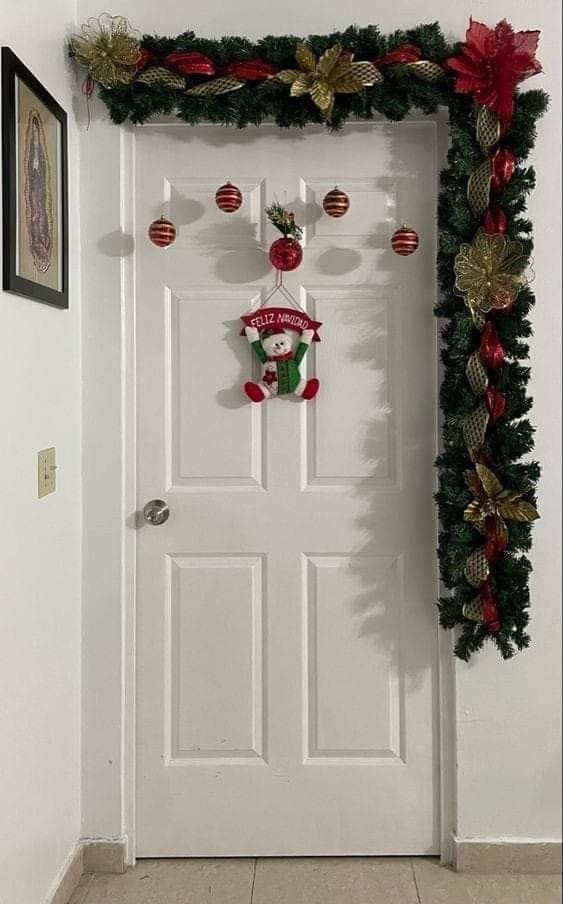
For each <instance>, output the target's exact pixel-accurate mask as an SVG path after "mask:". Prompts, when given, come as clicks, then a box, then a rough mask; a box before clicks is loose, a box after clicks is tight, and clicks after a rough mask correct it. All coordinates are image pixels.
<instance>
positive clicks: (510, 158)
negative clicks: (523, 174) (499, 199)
mask: <svg viewBox="0 0 563 904" xmlns="http://www.w3.org/2000/svg"><path fill="white" fill-rule="evenodd" d="M515 168H516V158H515V156H514V154H513V153H512V151H511V150H510V148H499V149H498V150H497V151H495V153H494V154H493V156H492V159H491V187H492V188H494V190H495V191H500V189H501V188H503V187H504V186H505V185H506V184H507V183H508V182H510V180H511V179H512V176H513V175H514V170H515Z"/></svg>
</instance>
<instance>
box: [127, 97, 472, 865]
mask: <svg viewBox="0 0 563 904" xmlns="http://www.w3.org/2000/svg"><path fill="white" fill-rule="evenodd" d="M406 120H407V121H408V122H415V123H416V122H423V123H428V122H434V127H435V135H436V139H435V145H434V147H435V183H434V194H435V198H436V202H437V199H438V185H439V173H440V170H441V169H442V168H443V167H444V166H445V162H446V152H447V147H448V129H447V125H448V117H447V113H446V112H445V111H444V112H440V113H438V114H436V115H433V116H427V115H423V114H413V115H409V116H408V117H406ZM379 122H385V123H386V124H387V125H389V123H388V122H387V120H384V119H383V118H380V119H377V118H376V119H374V120H373V124H374V125H375V126H377V125H378V124H379ZM268 124H273V123H266V122H265V123H264V125H268ZM148 125H149V126H150V128H151V129H154V128H155V127H159V126H162V127H166V128H171V127H173V128H182V129H192V128H197V126H195V127H194V126H190V125H187V124H185V123H181V122H178V120H177V119H175V120H169V119H166V118H163V119H160V120H155V121H151V122H150V124H148ZM202 125H203V126H205V127H208V126H215V127H216V128H223V127H222V126H219V125H217V124H213V123H209V124H203V123H202ZM139 129H143V126H142V125H141V126H134V127H133V126H122V128H121V129H120V142H119V166H120V190H121V193H120V199H119V207H120V228H121V232H122V235H123V236H124V237H130V236H132V235H133V234H134V225H135V196H134V190H135V147H136V135H137V134H138V130H139ZM135 265H136V257H135V247H134V244H133V248H132V251H131V253H128V254H124V255H123V256H122V257H121V267H120V302H121V387H120V391H121V410H122V431H121V488H122V494H121V626H122V638H121V666H122V668H121V685H122V686H121V716H122V718H121V826H122V836H123V839H124V841H125V846H126V863H127V864H128V865H133V864H134V863H135V801H136V778H135V763H136V699H135V687H136V674H137V665H136V527H137V518H138V512H137V498H136V452H137V450H136V372H135V352H136V349H135V305H136V292H135ZM437 291H438V287H437V283H436V293H437ZM434 323H435V329H434V337H435V343H436V349H437V354H436V362H437V364H436V374H435V379H436V393H437V396H436V398H438V391H439V386H440V382H441V379H440V356H439V353H438V351H439V346H440V330H439V322H438V320H437V319H435V321H434ZM440 441H441V424H440V414H439V412H438V417H437V419H436V449H437V450H438V449H439V448H440ZM434 473H435V484H434V488H435V489H437V472H436V471H435V472H434ZM433 527H434V532H435V536H436V538H437V533H438V515H437V513H436V517H435V519H434V525H433ZM440 590H441V587H440V586H439V582H438V581H437V587H436V595H437V596H438V595H439V592H440ZM453 635H454V632H451V631H444V630H442V629H440V626H439V623H438V618H436V636H437V655H438V663H437V665H438V669H437V683H438V687H437V688H436V689H435V698H436V701H437V707H438V712H437V719H436V732H437V738H436V750H437V752H438V759H439V762H438V772H439V805H438V814H439V820H440V831H439V835H440V858H441V862H442V863H443V864H446V863H451V862H452V857H453V836H454V829H455V822H456V744H455V709H456V704H455V663H454V656H453V644H454V639H455V638H454V636H453Z"/></svg>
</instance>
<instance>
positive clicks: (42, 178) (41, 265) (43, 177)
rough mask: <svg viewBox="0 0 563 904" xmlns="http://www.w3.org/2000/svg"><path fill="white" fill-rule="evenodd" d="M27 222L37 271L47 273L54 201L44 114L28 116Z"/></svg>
mask: <svg viewBox="0 0 563 904" xmlns="http://www.w3.org/2000/svg"><path fill="white" fill-rule="evenodd" d="M23 165H24V174H25V186H24V198H25V221H26V226H27V236H28V242H29V251H30V254H31V256H32V259H33V263H34V266H35V269H36V270H38V271H39V272H40V273H46V272H47V270H48V269H49V267H50V266H51V257H52V253H53V199H52V194H51V165H50V161H49V152H48V149H47V141H46V139H45V130H44V128H43V122H42V121H41V115H40V113H39V112H38V111H37V110H36V109H32V110H31V111H30V113H29V117H28V121H27V128H26V134H25V148H24V157H23Z"/></svg>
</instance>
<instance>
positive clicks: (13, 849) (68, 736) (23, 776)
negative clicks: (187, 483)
mask: <svg viewBox="0 0 563 904" xmlns="http://www.w3.org/2000/svg"><path fill="white" fill-rule="evenodd" d="M74 19H75V4H74V2H73V0H57V3H56V4H55V3H45V2H44V0H19V2H18V3H9V2H5V3H3V4H2V14H1V20H0V21H1V27H0V36H1V43H2V44H5V45H8V46H10V47H11V48H12V49H13V50H14V51H15V53H16V54H17V55H18V56H19V57H20V59H21V60H23V62H24V63H25V64H26V65H27V66H28V67H29V68H30V69H31V70H32V72H34V74H35V75H36V76H37V77H38V78H39V79H40V81H41V82H43V84H44V85H45V86H46V87H47V89H48V90H49V91H50V92H51V93H52V94H53V95H54V96H55V97H56V98H57V100H58V101H59V102H60V103H61V105H62V106H63V107H64V108H65V109H66V110H67V112H68V113H69V164H70V168H69V176H70V183H69V193H70V310H68V311H61V310H57V309H55V308H50V307H47V306H46V305H42V304H38V303H37V302H34V301H30V300H28V299H25V298H20V297H18V296H16V295H11V294H8V293H6V292H1V293H0V335H1V339H0V343H1V348H2V351H1V356H0V374H1V376H0V397H1V401H0V412H1V415H0V416H1V422H2V439H1V441H0V474H1V478H0V481H1V486H2V491H1V517H0V575H1V578H0V598H1V602H0V688H1V690H0V739H1V740H0V776H1V779H0V900H1V901H2V904H43V902H44V901H45V900H46V899H47V895H48V893H49V890H50V888H51V887H52V886H53V884H54V883H55V882H56V880H57V875H58V874H59V871H60V870H61V868H62V867H63V865H64V863H65V861H66V859H67V857H68V856H69V854H70V852H71V850H72V848H73V846H74V845H75V843H76V841H77V840H78V838H79V834H80V620H81V619H80V522H81V487H80V479H81V478H80V458H81V455H80V381H81V373H80V279H79V260H78V256H79V253H80V245H79V232H78V209H77V188H78V134H77V128H76V125H75V122H74V118H73V115H72V106H73V101H74V91H73V82H72V79H71V75H70V73H69V67H68V65H67V60H66V54H65V47H64V37H65V34H66V32H67V30H68V29H70V28H71V26H73V23H74ZM47 446H55V447H56V450H57V458H58V465H59V469H58V472H57V481H58V489H57V492H56V493H55V494H54V495H52V496H47V497H45V498H44V499H38V498H37V457H36V454H37V450H38V449H42V448H45V447H47Z"/></svg>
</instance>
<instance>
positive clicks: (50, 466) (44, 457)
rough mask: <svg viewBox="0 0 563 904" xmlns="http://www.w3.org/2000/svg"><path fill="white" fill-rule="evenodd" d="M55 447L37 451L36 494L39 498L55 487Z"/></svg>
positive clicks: (51, 491) (52, 490) (52, 491)
mask: <svg viewBox="0 0 563 904" xmlns="http://www.w3.org/2000/svg"><path fill="white" fill-rule="evenodd" d="M56 475H57V465H56V462H55V447H54V446H52V447H51V448H50V449H41V451H40V452H38V453H37V495H38V496H39V498H40V499H41V497H42V496H47V495H48V494H49V493H54V492H55V490H56V489H57V477H56Z"/></svg>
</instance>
